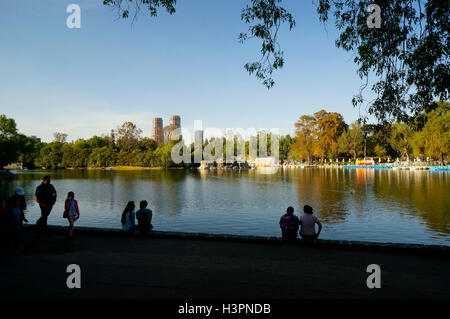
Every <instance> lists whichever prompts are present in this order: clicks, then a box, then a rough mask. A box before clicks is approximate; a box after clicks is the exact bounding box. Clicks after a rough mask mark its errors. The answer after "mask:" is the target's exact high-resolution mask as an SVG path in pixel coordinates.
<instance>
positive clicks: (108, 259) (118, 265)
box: [0, 229, 450, 298]
mask: <svg viewBox="0 0 450 319" xmlns="http://www.w3.org/2000/svg"><path fill="white" fill-rule="evenodd" d="M75 235H77V233H76V231H75ZM24 242H25V248H24V252H23V253H22V254H20V255H11V254H8V255H2V256H0V273H1V280H0V298H8V297H13V298H17V297H26V298H47V297H51V298H71V297H81V298H105V297H106V298H380V297H387V298H427V297H432V298H448V296H449V295H450V258H449V257H438V256H425V255H411V254H409V255H406V254H402V255H399V254H398V253H383V252H361V251H352V250H335V249H327V248H312V247H298V246H296V245H287V244H284V245H274V244H258V243H237V242H227V241H209V240H195V239H162V238H129V237H125V236H119V235H108V234H98V235H96V234H80V233H79V234H78V237H77V238H76V239H75V240H73V241H67V240H65V239H64V237H63V235H62V234H50V235H46V236H45V235H41V234H37V233H35V232H34V231H33V230H30V229H28V230H26V231H25V234H24ZM69 264H78V265H79V266H80V267H81V277H82V279H81V280H82V288H81V289H73V290H70V289H68V288H67V287H66V278H67V276H68V274H67V273H66V267H67V265H69ZM369 264H378V265H380V267H381V270H382V273H381V285H382V287H381V288H380V289H368V288H367V286H366V279H367V276H368V275H369V274H367V273H366V267H367V266H368V265H369Z"/></svg>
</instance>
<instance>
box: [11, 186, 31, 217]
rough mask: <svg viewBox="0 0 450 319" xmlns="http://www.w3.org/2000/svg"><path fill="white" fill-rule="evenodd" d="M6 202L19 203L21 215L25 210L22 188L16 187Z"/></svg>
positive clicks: (25, 203)
mask: <svg viewBox="0 0 450 319" xmlns="http://www.w3.org/2000/svg"><path fill="white" fill-rule="evenodd" d="M8 200H10V201H13V202H16V201H19V207H20V209H21V210H22V213H23V212H24V211H25V210H26V209H27V202H26V200H25V191H24V189H23V188H22V187H16V190H15V191H14V195H12V196H11V197H10V198H9V199H8Z"/></svg>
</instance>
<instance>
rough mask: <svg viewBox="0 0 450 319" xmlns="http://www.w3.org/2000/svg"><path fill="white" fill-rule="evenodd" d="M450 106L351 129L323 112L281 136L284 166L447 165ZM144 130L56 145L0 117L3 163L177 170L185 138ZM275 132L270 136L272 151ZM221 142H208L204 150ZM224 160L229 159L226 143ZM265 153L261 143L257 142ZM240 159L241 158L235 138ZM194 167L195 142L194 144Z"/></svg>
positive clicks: (127, 128)
mask: <svg viewBox="0 0 450 319" xmlns="http://www.w3.org/2000/svg"><path fill="white" fill-rule="evenodd" d="M449 110H450V104H449V103H447V102H437V103H436V104H435V106H434V107H432V108H430V110H429V111H428V112H423V113H422V114H419V115H418V116H414V117H411V118H410V119H409V121H406V122H395V123H384V124H367V123H364V122H363V121H362V120H357V121H355V122H354V123H351V124H350V125H348V124H347V123H345V121H344V118H343V116H342V115H341V114H339V113H336V112H327V111H325V110H320V111H318V112H316V113H314V114H312V115H302V116H300V118H299V120H298V121H297V122H295V129H296V130H295V135H294V136H293V137H291V136H290V135H284V136H280V138H279V157H280V160H281V161H282V162H284V161H287V160H301V161H306V162H307V163H312V162H320V163H324V162H326V161H327V160H328V161H329V160H333V161H334V160H336V159H352V160H356V159H357V158H361V157H378V158H383V159H386V158H391V159H395V158H402V159H409V158H410V157H412V156H414V157H419V158H422V159H425V158H426V157H428V158H430V159H433V160H439V161H440V162H441V165H444V159H445V157H446V156H447V155H448V150H449V145H450V133H449V125H450V112H449ZM141 134H142V130H140V129H139V128H137V126H136V125H135V124H133V123H131V122H125V123H123V124H122V125H121V126H120V127H118V128H117V129H115V130H111V132H110V134H108V135H102V136H93V137H91V138H89V139H78V140H76V141H72V142H68V141H67V134H65V133H54V139H53V141H52V142H49V143H46V142H41V141H40V140H39V139H38V138H36V137H31V136H25V135H23V134H21V133H19V132H18V131H17V127H16V122H15V121H14V119H11V118H7V117H6V116H5V115H0V165H1V167H3V166H5V165H8V164H10V163H13V162H20V163H22V164H23V166H25V167H28V168H35V167H39V168H41V167H45V168H49V169H55V168H85V167H92V168H96V167H98V168H101V167H110V166H138V167H176V166H186V164H185V163H181V164H175V163H174V162H173V161H172V156H171V152H172V148H173V147H174V145H175V144H176V143H178V142H179V140H170V141H169V142H168V143H167V144H158V143H157V142H156V141H154V140H152V139H150V138H148V137H142V136H141ZM271 137H272V135H271V134H267V137H266V138H267V141H268V143H267V144H268V149H267V154H268V155H269V156H270V155H272V153H271ZM216 139H217V138H211V139H210V140H209V141H208V140H205V141H204V143H203V148H204V147H206V146H207V145H208V144H209V143H212V142H214V141H215V140H216ZM222 140H223V146H224V147H223V158H226V151H227V147H225V144H226V140H225V138H222ZM257 143H258V149H259V139H257ZM234 146H235V147H234V153H235V154H234V155H237V139H235V145H234ZM245 146H246V147H245V157H246V158H248V156H249V142H248V141H246V142H245ZM188 151H190V153H191V158H192V161H191V163H194V151H195V147H194V144H191V145H190V146H188Z"/></svg>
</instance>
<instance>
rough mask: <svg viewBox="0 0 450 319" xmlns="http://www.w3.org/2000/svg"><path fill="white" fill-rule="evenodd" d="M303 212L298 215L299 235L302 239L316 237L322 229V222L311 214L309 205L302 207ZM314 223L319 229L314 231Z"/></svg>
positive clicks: (311, 210)
mask: <svg viewBox="0 0 450 319" xmlns="http://www.w3.org/2000/svg"><path fill="white" fill-rule="evenodd" d="M303 211H304V212H305V213H304V214H303V215H302V216H300V236H302V238H303V239H317V237H319V234H320V232H321V231H322V224H321V223H320V221H319V219H318V218H317V217H316V216H314V215H313V209H312V207H311V206H309V205H305V207H304V208H303ZM315 224H317V225H318V226H319V231H318V232H317V233H316V229H315Z"/></svg>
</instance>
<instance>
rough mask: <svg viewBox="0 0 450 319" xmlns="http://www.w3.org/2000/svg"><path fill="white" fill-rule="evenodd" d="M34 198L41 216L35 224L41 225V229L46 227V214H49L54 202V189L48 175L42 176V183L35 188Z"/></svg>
mask: <svg viewBox="0 0 450 319" xmlns="http://www.w3.org/2000/svg"><path fill="white" fill-rule="evenodd" d="M34 199H35V200H36V202H38V204H39V207H40V208H41V218H39V219H38V221H37V222H36V225H39V226H41V227H42V229H46V228H47V218H48V215H50V212H51V211H52V208H53V205H55V202H56V190H55V188H54V187H53V185H52V184H50V176H44V179H43V181H42V184H41V185H39V186H38V187H37V188H36V193H35V196H34Z"/></svg>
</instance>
